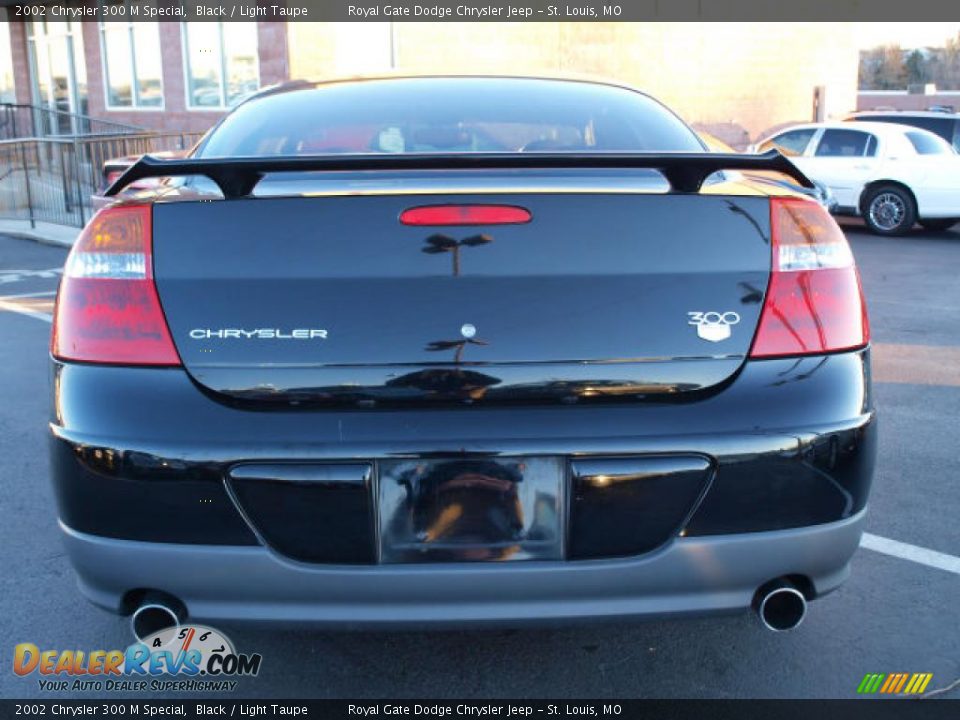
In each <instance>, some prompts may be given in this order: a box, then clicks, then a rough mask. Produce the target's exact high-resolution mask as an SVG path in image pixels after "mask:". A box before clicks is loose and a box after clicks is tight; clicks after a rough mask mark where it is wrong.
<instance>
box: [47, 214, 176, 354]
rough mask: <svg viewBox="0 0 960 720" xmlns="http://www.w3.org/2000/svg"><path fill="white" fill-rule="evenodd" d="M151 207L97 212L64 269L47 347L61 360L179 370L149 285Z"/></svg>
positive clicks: (82, 233) (168, 335)
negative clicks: (172, 367) (49, 346)
mask: <svg viewBox="0 0 960 720" xmlns="http://www.w3.org/2000/svg"><path fill="white" fill-rule="evenodd" d="M150 212H151V208H150V206H148V205H127V206H117V207H111V208H106V209H104V210H101V211H100V212H99V213H97V214H96V215H95V216H94V217H93V218H92V219H91V220H90V222H89V224H88V225H87V226H86V227H85V228H84V229H83V232H81V233H80V237H78V238H77V241H76V243H75V244H74V246H73V249H72V250H71V251H70V255H69V256H68V257H67V263H66V266H65V267H64V271H63V280H62V281H61V283H60V292H59V294H58V295H57V308H56V311H55V318H54V323H53V338H52V342H51V350H52V352H53V355H54V357H56V358H58V359H60V360H77V361H81V362H92V363H111V364H119V365H179V364H180V358H179V356H178V355H177V351H176V349H175V348H174V346H173V340H172V339H171V338H170V331H169V329H168V328H167V321H166V319H165V318H164V316H163V311H162V310H161V308H160V299H159V298H158V297H157V289H156V287H155V285H154V283H153V267H152V266H153V257H152V248H151V245H152V236H151V222H150Z"/></svg>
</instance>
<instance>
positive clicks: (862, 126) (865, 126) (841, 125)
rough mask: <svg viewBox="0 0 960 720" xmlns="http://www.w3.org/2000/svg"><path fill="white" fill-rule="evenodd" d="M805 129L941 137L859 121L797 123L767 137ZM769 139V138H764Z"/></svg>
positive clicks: (912, 127) (908, 126)
mask: <svg viewBox="0 0 960 720" xmlns="http://www.w3.org/2000/svg"><path fill="white" fill-rule="evenodd" d="M803 128H815V129H816V128H828V129H837V130H863V131H867V132H872V133H874V134H876V135H895V134H899V133H903V132H920V133H927V134H928V135H933V136H934V137H939V136H938V135H936V133H932V132H930V131H929V130H924V129H923V128H918V127H914V126H913V125H900V124H898V123H888V122H869V121H859V120H858V121H857V124H856V126H855V127H854V126H852V125H851V124H850V123H849V122H844V121H840V120H831V121H828V122H818V123H797V124H796V125H791V126H790V127H785V128H780V129H779V130H777V132H775V133H773V134H771V135H769V136H767V137H775V136H776V135H780V134H782V133H785V132H789V131H791V130H801V129H803ZM764 139H767V138H764Z"/></svg>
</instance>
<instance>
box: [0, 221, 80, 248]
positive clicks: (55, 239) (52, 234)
mask: <svg viewBox="0 0 960 720" xmlns="http://www.w3.org/2000/svg"><path fill="white" fill-rule="evenodd" d="M36 225H37V227H35V228H31V227H30V223H29V221H19V220H0V235H6V236H8V237H17V238H23V239H26V240H33V241H35V242H39V243H43V244H44V245H56V246H58V247H66V248H69V247H73V243H74V241H75V240H76V239H77V235H79V234H80V228H74V227H67V226H65V225H54V224H53V223H37V224H36Z"/></svg>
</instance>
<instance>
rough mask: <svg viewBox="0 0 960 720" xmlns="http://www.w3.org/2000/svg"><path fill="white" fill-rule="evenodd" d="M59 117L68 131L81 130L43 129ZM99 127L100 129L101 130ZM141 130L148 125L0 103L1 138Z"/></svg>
mask: <svg viewBox="0 0 960 720" xmlns="http://www.w3.org/2000/svg"><path fill="white" fill-rule="evenodd" d="M60 120H66V121H68V122H69V126H70V128H71V130H75V129H77V128H80V129H81V132H79V133H77V132H71V133H56V132H52V131H50V132H47V131H46V130H47V128H53V127H55V126H58V125H59V121H60ZM99 128H103V129H102V130H100V129H99ZM38 131H39V132H38ZM142 132H149V131H148V129H147V128H144V127H140V126H138V125H130V124H127V123H120V122H116V121H114V120H103V119H101V118H95V117H91V116H89V115H83V114H81V113H74V112H68V111H66V110H58V109H57V108H49V107H43V106H41V105H33V104H31V103H9V102H4V103H0V137H5V138H7V139H17V138H28V137H35V136H39V137H62V136H72V135H103V134H111V133H124V134H128V133H142Z"/></svg>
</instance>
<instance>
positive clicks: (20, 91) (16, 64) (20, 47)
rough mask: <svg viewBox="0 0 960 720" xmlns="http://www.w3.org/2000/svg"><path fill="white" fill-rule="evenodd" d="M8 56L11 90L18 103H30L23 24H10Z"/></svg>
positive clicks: (12, 22) (15, 22) (25, 37)
mask: <svg viewBox="0 0 960 720" xmlns="http://www.w3.org/2000/svg"><path fill="white" fill-rule="evenodd" d="M10 55H11V56H12V57H11V59H12V60H13V89H14V93H15V94H16V97H17V102H18V103H30V102H31V98H30V65H29V62H28V60H27V29H26V26H25V24H24V23H22V22H18V21H11V22H10Z"/></svg>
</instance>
